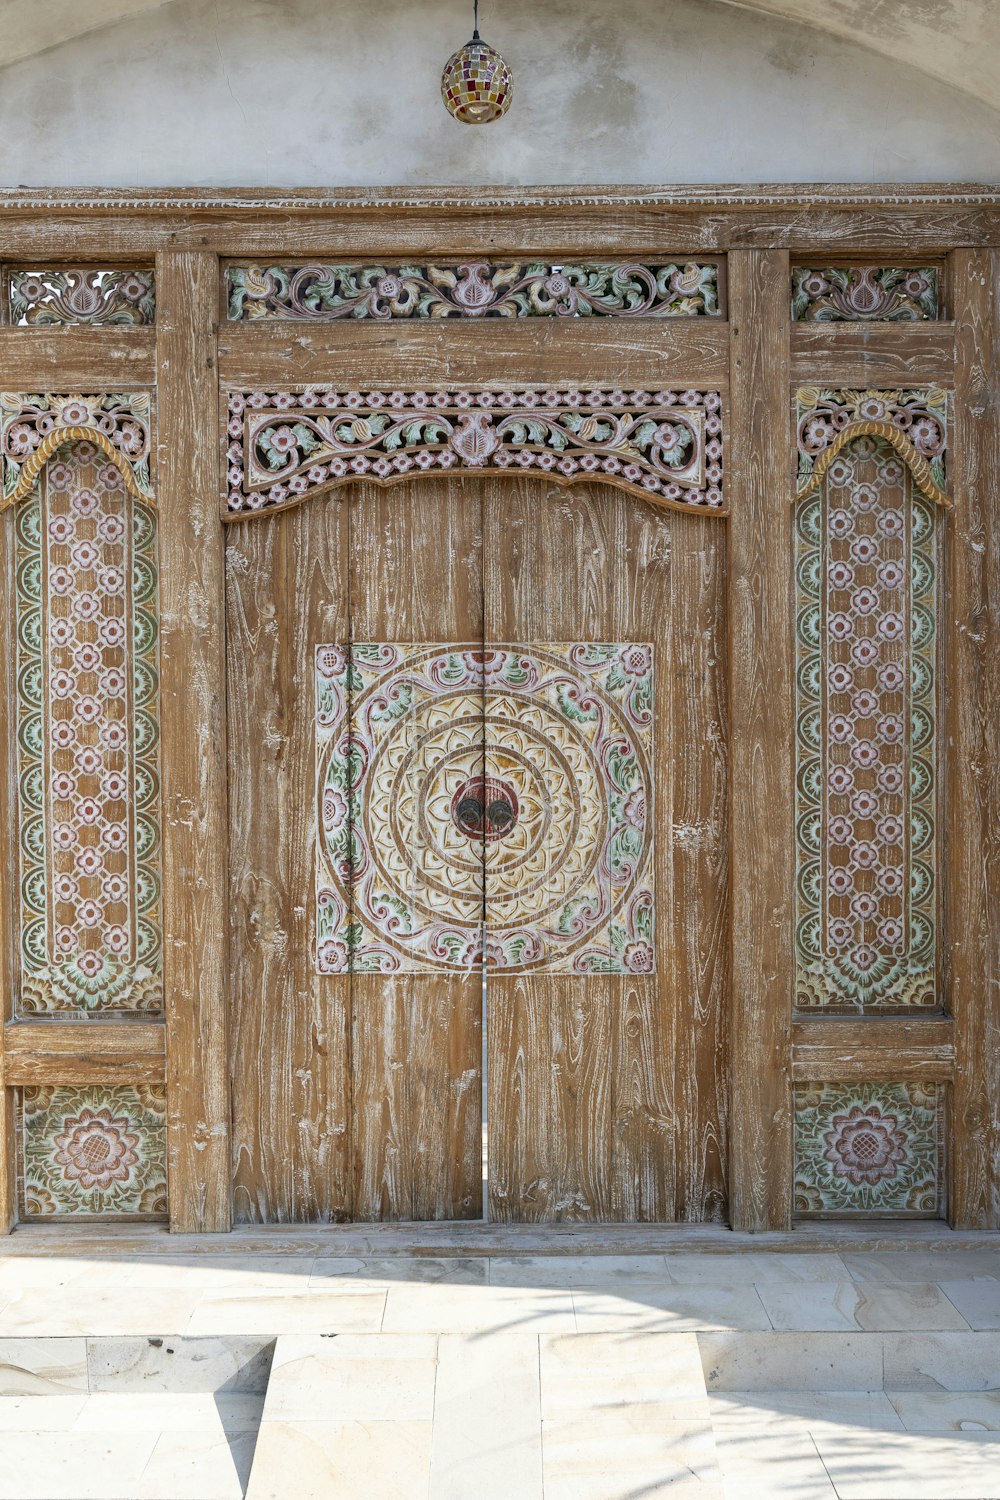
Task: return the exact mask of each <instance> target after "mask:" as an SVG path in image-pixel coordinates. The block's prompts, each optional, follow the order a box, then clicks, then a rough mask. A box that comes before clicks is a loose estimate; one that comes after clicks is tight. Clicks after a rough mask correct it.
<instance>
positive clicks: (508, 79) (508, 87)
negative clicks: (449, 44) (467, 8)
mask: <svg viewBox="0 0 1000 1500" xmlns="http://www.w3.org/2000/svg"><path fill="white" fill-rule="evenodd" d="M478 10H479V6H478V0H477V3H476V6H475V18H476V24H475V27H474V30H473V33H472V40H471V41H469V42H466V44H465V46H464V47H459V49H458V51H457V52H455V53H453V54H452V56H451V57H449V59H448V61H447V62H446V63H445V65H444V72H443V73H442V74H441V98H442V99H443V100H444V104H445V108H446V109H447V110H448V112H449V114H452V115H454V116H455V119H456V120H461V122H462V124H463V125H488V124H489V123H490V121H491V120H499V119H500V117H501V115H505V114H506V113H507V111H508V109H509V108H510V98H511V93H512V91H513V87H514V79H513V76H512V74H511V71H510V69H509V68H508V66H507V64H506V63H505V62H504V60H503V58H502V57H501V56H500V53H499V52H497V50H496V49H495V48H494V47H490V46H489V45H488V44H487V43H486V42H484V41H483V39H482V37H481V36H480V35H479V16H478Z"/></svg>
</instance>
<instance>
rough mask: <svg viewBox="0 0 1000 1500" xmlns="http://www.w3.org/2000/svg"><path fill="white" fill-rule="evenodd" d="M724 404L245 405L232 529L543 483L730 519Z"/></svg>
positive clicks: (483, 394) (527, 399) (573, 399)
mask: <svg viewBox="0 0 1000 1500" xmlns="http://www.w3.org/2000/svg"><path fill="white" fill-rule="evenodd" d="M721 406H722V402H721V398H720V396H719V393H718V392H717V391H693V390H690V391H653V392H650V391H621V390H608V389H603V388H597V389H591V390H577V389H570V388H564V387H556V386H552V387H522V386H518V387H513V388H507V389H500V390H483V389H480V388H465V387H462V388H457V387H448V388H447V389H444V390H420V391H409V390H407V391H402V390H398V391H366V392H360V391H340V390H334V389H332V388H331V387H329V386H308V387H306V388H305V389H304V390H301V391H278V392H267V391H246V392H244V391H232V392H230V395H229V421H228V427H227V432H228V435H229V439H230V444H229V449H228V453H227V457H228V461H229V472H228V496H227V509H226V513H225V519H228V520H234V519H237V518H238V517H240V516H246V515H254V514H260V513H261V512H263V511H271V510H275V509H278V508H283V507H286V506H289V505H297V504H299V503H300V502H301V501H302V500H304V499H305V498H306V496H308V495H310V494H317V493H319V492H321V491H324V490H330V489H333V488H336V487H337V486H339V485H343V484H347V483H349V482H350V481H351V480H353V479H358V478H364V479H368V480H373V481H374V482H375V483H378V484H383V485H386V484H392V483H397V482H398V481H400V480H401V479H408V478H417V477H419V476H420V475H421V474H428V473H431V474H441V473H448V472H450V471H459V472H461V471H465V472H472V473H494V474H504V473H507V474H516V473H523V472H525V471H534V472H537V473H539V474H540V475H544V477H545V478H547V479H549V480H551V481H552V482H553V483H555V484H561V485H570V484H575V483H579V482H580V481H583V480H597V481H600V482H602V483H605V484H612V485H615V486H616V487H617V488H619V489H624V490H627V491H629V492H630V493H631V494H635V495H640V496H642V498H644V499H646V500H649V501H651V503H652V504H654V505H661V506H664V505H666V506H674V507H676V508H678V509H681V510H689V509H694V508H697V509H700V510H705V511H707V512H709V513H710V514H713V515H723V514H725V506H724V504H723V493H722V417H721Z"/></svg>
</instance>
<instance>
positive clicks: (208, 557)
mask: <svg viewBox="0 0 1000 1500" xmlns="http://www.w3.org/2000/svg"><path fill="white" fill-rule="evenodd" d="M156 281H157V286H156V291H157V336H156V354H157V381H158V390H159V400H158V406H157V415H156V421H157V486H156V490H157V503H158V506H159V539H160V578H161V584H160V600H161V662H162V697H161V702H162V709H161V715H162V776H163V880H164V893H163V926H164V946H165V961H164V968H165V976H164V977H165V986H166V1012H167V1159H168V1184H169V1191H170V1227H171V1229H173V1230H175V1231H178V1232H194V1231H212V1230H216V1231H218V1230H227V1229H229V1227H230V1222H231V1208H230V1203H231V1170H230V1160H229V1114H230V1111H229V1088H228V1060H227V1045H226V1043H227V1036H226V985H227V946H228V945H227V935H228V899H227V860H226V823H227V818H226V697H225V589H224V559H225V551H224V545H223V535H222V526H221V524H220V520H219V404H218V403H219V395H218V388H217V379H216V369H217V361H216V329H215V319H216V313H217V308H218V262H217V259H216V257H215V255H214V254H210V253H207V252H205V251H197V250H196V251H188V250H183V251H174V250H167V251H161V252H159V253H158V255H157V258H156Z"/></svg>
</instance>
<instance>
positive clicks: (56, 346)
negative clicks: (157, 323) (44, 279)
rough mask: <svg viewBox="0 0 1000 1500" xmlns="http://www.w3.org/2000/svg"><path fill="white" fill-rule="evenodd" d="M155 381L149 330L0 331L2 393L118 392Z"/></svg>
mask: <svg viewBox="0 0 1000 1500" xmlns="http://www.w3.org/2000/svg"><path fill="white" fill-rule="evenodd" d="M155 381H156V335H155V333H154V331H153V329H152V328H117V327H116V328H0V385H2V388H3V389H4V390H5V391H83V392H85V393H90V392H92V391H117V390H122V389H125V390H134V389H135V388H136V387H137V386H139V387H142V386H152V385H154V384H155Z"/></svg>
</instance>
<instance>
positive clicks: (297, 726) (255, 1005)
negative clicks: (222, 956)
mask: <svg viewBox="0 0 1000 1500" xmlns="http://www.w3.org/2000/svg"><path fill="white" fill-rule="evenodd" d="M347 520H348V512H347V505H346V503H345V502H344V501H342V500H340V499H332V500H327V501H320V502H319V503H318V504H313V505H307V506H302V507H300V508H299V509H297V510H294V511H289V512H287V513H285V514H283V515H278V516H274V517H272V518H270V519H269V521H268V522H267V523H266V524H255V523H254V522H252V521H250V522H241V523H240V524H239V525H238V526H235V527H233V528H232V529H231V530H230V532H229V533H228V538H227V539H228V543H229V547H228V555H227V587H228V595H227V627H228V698H229V724H230V746H231V757H230V763H231V771H230V786H229V818H230V871H231V875H230V880H231V888H232V901H231V911H232V934H231V953H232V959H231V965H232V969H231V988H230V1007H231V1031H230V1073H231V1079H232V1094H233V1156H234V1176H235V1217H236V1219H237V1221H238V1222H243V1223H247V1222H249V1223H275V1222H278V1223H283V1222H286V1221H302V1222H322V1221H324V1220H330V1219H347V1218H350V1217H352V1214H353V1205H354V1185H353V1180H352V1162H351V1152H350V1144H351V1138H350V1116H349V1110H350V1097H351V1078H350V1067H349V1061H350V1037H349V1013H350V996H349V979H348V976H347V975H328V974H324V975H320V974H318V973H317V972H316V963H315V957H314V955H315V947H316V940H315V914H314V899H313V888H314V875H313V866H314V861H315V846H316V808H315V790H314V777H313V762H314V757H315V750H314V743H313V735H314V729H313V721H314V714H313V707H312V705H313V672H314V667H313V660H314V652H315V647H316V645H317V644H318V643H321V642H327V641H345V640H346V637H347V624H348V622H347V591H346V588H345V580H346V577H347Z"/></svg>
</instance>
